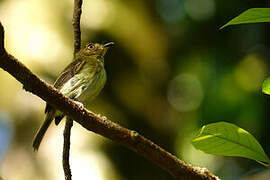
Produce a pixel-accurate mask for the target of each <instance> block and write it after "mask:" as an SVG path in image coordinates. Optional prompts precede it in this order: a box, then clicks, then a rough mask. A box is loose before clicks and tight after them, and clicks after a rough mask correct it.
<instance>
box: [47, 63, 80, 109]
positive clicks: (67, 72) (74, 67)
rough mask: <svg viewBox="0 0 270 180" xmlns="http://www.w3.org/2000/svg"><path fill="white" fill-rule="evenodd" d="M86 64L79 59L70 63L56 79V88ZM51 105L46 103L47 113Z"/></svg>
mask: <svg viewBox="0 0 270 180" xmlns="http://www.w3.org/2000/svg"><path fill="white" fill-rule="evenodd" d="M84 65H85V61H82V60H80V59H77V60H75V61H73V62H72V63H70V64H69V65H68V66H67V67H66V68H65V69H64V70H63V71H62V72H61V74H60V76H59V77H58V78H57V79H56V81H55V83H54V87H55V88H56V89H60V88H61V87H62V86H63V84H65V83H66V82H67V81H68V80H69V79H71V78H72V77H73V76H74V75H75V74H77V73H78V72H79V71H80V70H81V69H82V67H83V66H84ZM51 108H52V107H51V106H50V105H49V104H46V108H45V113H48V112H49V111H50V110H51Z"/></svg>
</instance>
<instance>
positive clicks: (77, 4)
mask: <svg viewBox="0 0 270 180" xmlns="http://www.w3.org/2000/svg"><path fill="white" fill-rule="evenodd" d="M81 13H82V0H74V9H73V19H72V25H73V29H74V54H73V56H74V58H75V54H76V53H77V52H78V51H79V50H80V48H81V28H80V20H81ZM72 126H73V120H72V119H71V118H66V125H65V130H64V134H63V135H64V146H63V162H62V163H63V169H64V174H65V180H71V179H72V178H71V176H72V174H71V168H70V164H69V155H70V136H71V128H72Z"/></svg>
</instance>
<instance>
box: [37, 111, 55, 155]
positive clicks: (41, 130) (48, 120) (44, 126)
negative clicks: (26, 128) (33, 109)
mask: <svg viewBox="0 0 270 180" xmlns="http://www.w3.org/2000/svg"><path fill="white" fill-rule="evenodd" d="M53 119H54V110H51V111H50V112H49V113H48V114H47V115H46V118H45V121H44V122H43V124H42V125H41V127H40V128H39V130H38V132H37V134H36V136H35V138H34V141H33V148H34V151H38V148H39V146H40V143H41V141H42V139H43V137H44V135H45V133H46V131H47V130H48V128H49V126H50V124H51V122H52V121H53Z"/></svg>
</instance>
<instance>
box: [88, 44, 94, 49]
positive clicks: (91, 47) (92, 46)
mask: <svg viewBox="0 0 270 180" xmlns="http://www.w3.org/2000/svg"><path fill="white" fill-rule="evenodd" d="M94 47H95V46H94V45H93V44H90V45H89V46H88V47H87V49H93V48H94Z"/></svg>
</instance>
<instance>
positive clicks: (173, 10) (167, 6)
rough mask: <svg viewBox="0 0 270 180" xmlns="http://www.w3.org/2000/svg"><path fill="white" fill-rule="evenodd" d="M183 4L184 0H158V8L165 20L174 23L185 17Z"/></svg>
mask: <svg viewBox="0 0 270 180" xmlns="http://www.w3.org/2000/svg"><path fill="white" fill-rule="evenodd" d="M183 4H184V3H183V0H158V1H157V5H156V8H157V11H158V13H159V14H160V16H161V17H162V18H163V19H164V20H165V21H167V22H169V23H173V22H177V21H178V20H180V19H181V18H182V17H183V15H184V8H183Z"/></svg>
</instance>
